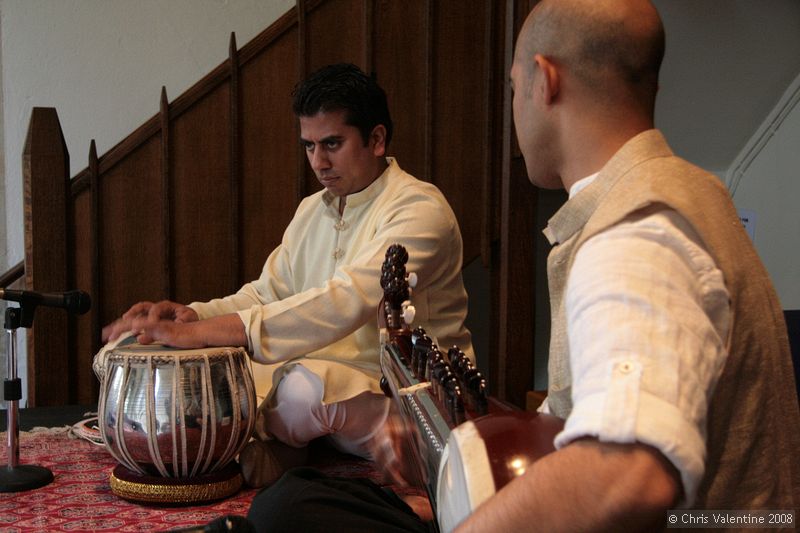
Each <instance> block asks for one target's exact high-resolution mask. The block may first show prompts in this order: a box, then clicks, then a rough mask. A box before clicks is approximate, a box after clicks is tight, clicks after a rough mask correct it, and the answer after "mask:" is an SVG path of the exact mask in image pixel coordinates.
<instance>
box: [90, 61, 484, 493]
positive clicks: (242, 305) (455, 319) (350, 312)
mask: <svg viewBox="0 0 800 533" xmlns="http://www.w3.org/2000/svg"><path fill="white" fill-rule="evenodd" d="M293 107H294V112H295V114H296V115H297V117H298V120H299V126H300V128H299V129H300V143H301V144H302V146H303V147H304V148H305V150H306V155H307V157H308V161H309V163H310V165H311V167H312V169H313V170H314V173H315V174H316V176H317V178H318V180H319V182H320V183H321V184H322V185H323V187H324V189H323V190H321V191H319V192H317V193H316V194H313V195H311V196H309V197H307V198H305V199H304V200H303V201H302V202H301V203H300V205H299V207H298V208H297V211H296V213H295V215H294V218H293V219H292V221H291V222H290V223H289V226H288V227H287V228H286V231H285V233H284V235H283V239H282V242H281V244H280V245H279V246H278V247H277V248H275V250H273V251H272V253H271V254H270V255H269V258H268V259H267V261H266V264H265V265H264V268H263V271H262V273H261V275H260V277H259V278H258V279H257V280H255V281H252V282H250V283H247V284H245V285H244V286H243V287H242V288H241V289H239V291H238V292H236V293H235V294H232V295H230V296H227V297H224V298H220V299H215V300H211V301H209V302H203V303H201V302H194V303H191V304H189V305H182V304H179V303H175V302H170V301H164V302H159V303H151V302H140V303H137V304H135V305H133V306H132V307H131V308H130V309H129V310H128V311H127V312H126V313H125V314H124V315H123V316H122V317H121V318H120V319H118V320H117V321H115V322H114V323H112V324H110V325H109V326H107V327H106V328H105V329H104V331H103V337H104V339H105V340H109V341H113V340H115V339H117V338H118V337H119V336H120V335H121V334H122V333H124V332H126V331H133V332H134V333H135V334H136V335H137V340H138V341H139V342H140V343H153V342H157V343H162V344H165V345H169V346H173V347H177V348H198V347H205V346H246V347H247V348H248V351H249V352H250V353H251V354H252V358H253V360H254V361H255V362H257V363H260V364H256V365H253V373H254V377H255V380H256V387H257V392H258V394H259V396H263V397H264V400H263V401H262V403H261V405H260V407H259V417H258V422H257V427H256V433H257V438H256V439H255V440H254V441H251V443H249V444H248V446H247V447H246V448H245V449H244V450H243V451H242V453H241V454H240V463H241V464H242V470H243V473H244V476H245V481H246V482H247V483H248V484H249V485H251V486H263V485H265V484H268V483H270V482H271V481H272V480H274V479H276V478H277V477H278V476H279V475H280V474H281V473H282V472H283V471H284V470H285V469H286V467H288V466H292V465H296V464H300V463H302V462H303V460H304V458H303V450H304V449H305V447H306V445H307V444H308V443H309V442H310V441H311V440H313V439H315V438H317V437H322V436H329V438H330V440H331V441H332V443H333V444H334V446H335V447H337V448H338V449H340V450H342V451H345V452H348V453H352V454H355V455H359V456H362V457H370V456H371V454H370V449H374V448H375V442H376V441H377V440H379V437H380V432H381V430H382V428H384V425H385V424H384V423H385V421H386V420H387V417H388V413H389V408H390V403H389V401H388V399H387V398H386V397H385V396H384V394H383V393H382V392H381V389H380V386H379V378H380V365H379V361H378V348H379V343H378V330H377V325H376V321H375V314H376V309H377V306H378V303H379V301H380V299H381V297H382V294H383V293H382V289H381V287H380V283H379V280H380V271H381V264H382V262H383V260H384V256H385V253H386V250H387V248H388V247H389V246H390V245H391V244H393V243H400V244H402V245H404V246H405V247H406V248H407V249H408V251H409V255H410V257H411V259H410V262H409V264H408V269H409V271H414V272H417V273H418V274H419V279H420V283H419V285H418V286H417V287H416V288H415V289H414V295H415V297H414V300H415V304H416V320H415V322H416V323H418V324H420V325H422V326H423V327H426V328H428V329H430V331H435V332H436V334H437V337H438V340H439V342H440V344H442V345H445V346H447V345H452V344H458V345H459V346H463V347H466V349H467V350H469V351H471V341H470V334H469V332H468V331H467V329H466V328H465V327H464V319H465V317H466V313H467V295H466V292H465V290H464V285H463V281H462V277H461V261H462V241H461V233H460V230H459V227H458V223H457V221H456V218H455V216H454V214H453V211H452V209H451V208H450V206H449V205H448V203H447V201H446V200H445V198H444V196H443V195H442V193H441V192H440V191H439V190H438V189H437V188H436V187H435V186H434V185H432V184H430V183H426V182H423V181H420V180H418V179H416V178H414V177H412V176H411V175H409V174H407V173H406V172H404V171H403V170H402V169H401V168H400V165H399V164H398V162H397V161H396V160H394V159H393V158H389V157H386V150H387V147H388V145H389V142H390V141H391V138H392V120H391V117H390V114H389V109H388V105H387V100H386V94H385V92H384V91H383V89H382V88H381V87H380V86H379V85H378V84H377V83H376V81H375V80H374V79H373V78H372V77H370V76H367V75H365V74H364V73H363V72H362V71H361V70H359V69H358V68H357V67H355V66H353V65H349V64H337V65H331V66H328V67H324V68H322V69H320V70H319V71H317V72H315V73H313V74H312V75H311V76H309V77H308V78H307V79H306V80H305V81H303V82H301V83H300V84H298V86H297V87H296V88H295V91H294V102H293ZM296 452H299V453H296Z"/></svg>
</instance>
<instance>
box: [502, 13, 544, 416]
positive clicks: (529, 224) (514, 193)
mask: <svg viewBox="0 0 800 533" xmlns="http://www.w3.org/2000/svg"><path fill="white" fill-rule="evenodd" d="M533 4H535V2H529V1H519V0H517V1H514V2H513V8H512V6H511V5H510V4H507V6H508V9H509V10H508V12H507V17H506V43H507V46H508V47H509V52H508V53H507V54H506V72H510V70H511V62H512V60H513V50H514V48H513V45H514V43H515V42H516V36H517V35H518V33H519V29H520V28H521V26H522V23H523V22H524V20H525V18H526V17H527V15H528V13H529V12H530V9H531V8H532V6H533ZM511 104H512V99H511V94H510V91H509V90H507V91H506V97H505V106H506V108H505V111H504V117H505V118H504V121H505V124H506V126H505V129H506V130H507V131H506V141H505V142H506V146H505V147H504V151H503V154H504V155H503V169H504V174H503V180H502V191H501V229H500V257H499V271H498V275H499V280H498V359H497V362H496V363H497V371H496V372H493V373H492V375H494V376H496V387H497V390H498V392H499V393H500V395H501V397H503V398H504V399H506V400H508V401H510V402H512V403H514V404H516V405H518V406H520V407H523V406H524V405H525V399H526V398H525V397H526V391H528V390H531V389H532V388H533V380H534V375H533V371H534V341H535V339H534V330H535V325H534V322H535V316H536V308H535V299H534V290H535V279H536V267H535V246H534V238H535V237H534V231H535V230H536V228H535V223H534V222H535V218H536V216H535V215H536V202H537V200H536V194H537V193H536V189H535V188H534V187H533V186H532V185H531V184H530V182H529V181H528V178H527V170H526V168H525V161H524V160H523V159H522V156H521V154H520V152H519V147H518V146H517V145H516V140H515V138H514V135H513V133H512V127H511V124H512V123H511Z"/></svg>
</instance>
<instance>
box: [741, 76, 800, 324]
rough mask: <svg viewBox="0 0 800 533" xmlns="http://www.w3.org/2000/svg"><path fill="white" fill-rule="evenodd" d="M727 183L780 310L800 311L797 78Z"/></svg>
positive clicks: (799, 80)
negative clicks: (747, 218)
mask: <svg viewBox="0 0 800 533" xmlns="http://www.w3.org/2000/svg"><path fill="white" fill-rule="evenodd" d="M726 182H727V185H728V187H729V188H730V190H731V193H732V194H733V200H734V203H735V204H736V207H737V208H738V209H740V210H741V209H746V210H748V211H750V212H751V213H753V214H754V215H755V216H754V217H753V218H754V220H752V221H751V222H752V223H754V225H755V226H754V234H753V243H754V244H755V247H756V250H758V254H759V255H760V256H761V259H762V261H763V262H764V265H765V266H766V267H767V271H768V272H769V274H770V276H771V277H772V282H773V283H774V284H775V288H776V290H777V291H778V295H779V297H780V299H781V305H782V307H783V308H784V309H800V76H798V77H797V78H796V79H795V81H794V83H793V84H792V85H791V86H790V87H789V89H788V90H787V91H786V94H785V95H784V97H783V98H782V99H781V101H780V102H779V103H778V105H777V106H776V107H775V109H774V110H773V111H772V113H770V114H769V116H768V117H767V118H766V120H765V121H764V124H762V126H761V128H759V130H758V132H757V133H756V134H755V135H754V137H753V138H752V139H751V140H750V142H749V143H748V144H747V146H746V147H745V149H744V150H743V151H742V154H741V155H740V156H739V157H738V158H737V159H736V161H735V162H734V164H733V165H732V167H731V169H730V170H729V172H728V174H727V177H726Z"/></svg>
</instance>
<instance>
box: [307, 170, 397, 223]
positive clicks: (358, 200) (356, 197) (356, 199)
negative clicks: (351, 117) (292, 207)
mask: <svg viewBox="0 0 800 533" xmlns="http://www.w3.org/2000/svg"><path fill="white" fill-rule="evenodd" d="M386 163H387V164H388V166H387V167H386V169H385V170H384V171H383V173H381V175H380V176H378V177H377V178H375V180H374V181H373V182H372V183H370V184H369V185H367V186H366V187H365V188H364V189H362V190H360V191H358V192H355V193H353V194H348V195H347V204H346V205H347V207H351V208H352V207H358V206H359V205H361V204H365V203H367V202H369V201H370V200H372V199H373V198H375V197H376V196H378V195H379V194H380V193H381V192H383V190H384V189H385V188H386V182H387V181H388V180H389V176H390V175H391V174H393V173H395V172H397V171H399V169H400V167H399V165H398V164H397V161H395V159H394V157H387V158H386ZM334 200H338V197H337V196H334V195H332V194H331V193H330V192H328V191H327V190H326V191H325V192H323V193H322V201H323V203H324V204H325V205H326V206H330V205H331V204H333V202H334ZM334 207H335V208H336V209H337V211H338V209H339V204H338V202H337V203H336V204H335V205H334Z"/></svg>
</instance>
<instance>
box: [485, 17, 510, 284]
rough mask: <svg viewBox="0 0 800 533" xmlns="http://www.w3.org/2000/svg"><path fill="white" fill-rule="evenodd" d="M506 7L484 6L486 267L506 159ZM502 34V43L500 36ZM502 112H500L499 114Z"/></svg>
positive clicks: (489, 254) (489, 260)
mask: <svg viewBox="0 0 800 533" xmlns="http://www.w3.org/2000/svg"><path fill="white" fill-rule="evenodd" d="M502 17H503V9H502V4H501V3H498V2H486V3H485V6H484V18H485V19H486V23H487V29H486V32H485V33H484V45H483V48H484V54H485V59H484V62H485V64H486V66H487V72H488V75H489V80H488V82H487V83H486V86H485V87H484V90H485V93H484V97H483V101H484V107H483V109H482V110H481V112H482V113H483V114H484V115H485V116H486V117H487V122H488V124H487V126H488V127H487V128H486V143H485V144H484V149H483V151H484V153H483V159H484V163H485V165H486V170H485V172H484V174H483V180H482V182H481V196H482V200H483V201H482V203H481V213H480V220H481V245H480V256H481V263H482V264H483V266H484V268H489V267H490V265H491V262H492V242H493V240H494V238H495V235H496V233H495V232H494V231H493V230H494V224H493V218H494V214H495V213H496V212H497V211H496V209H495V206H494V204H493V202H494V198H495V195H494V184H495V183H499V182H500V180H498V179H497V176H498V174H496V173H495V170H496V169H498V168H499V166H498V165H497V164H496V161H498V160H502V131H501V130H500V131H498V129H497V127H496V125H497V124H498V123H501V124H502V107H498V106H497V103H496V102H497V101H498V100H499V101H502V97H503V91H502V85H501V86H500V87H499V89H500V90H498V85H497V81H496V80H497V78H498V74H499V77H500V78H501V79H502V80H503V81H505V79H506V76H505V73H504V72H503V71H500V72H498V69H497V64H496V60H497V59H500V60H501V64H502V58H503V56H502V55H498V54H497V50H498V49H501V50H502V49H503V44H504V40H503V34H502V26H501V27H500V28H498V20H500V21H502ZM498 30H499V31H498ZM498 35H499V36H500V41H499V42H498V40H497V36H498ZM498 111H499V113H498Z"/></svg>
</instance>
